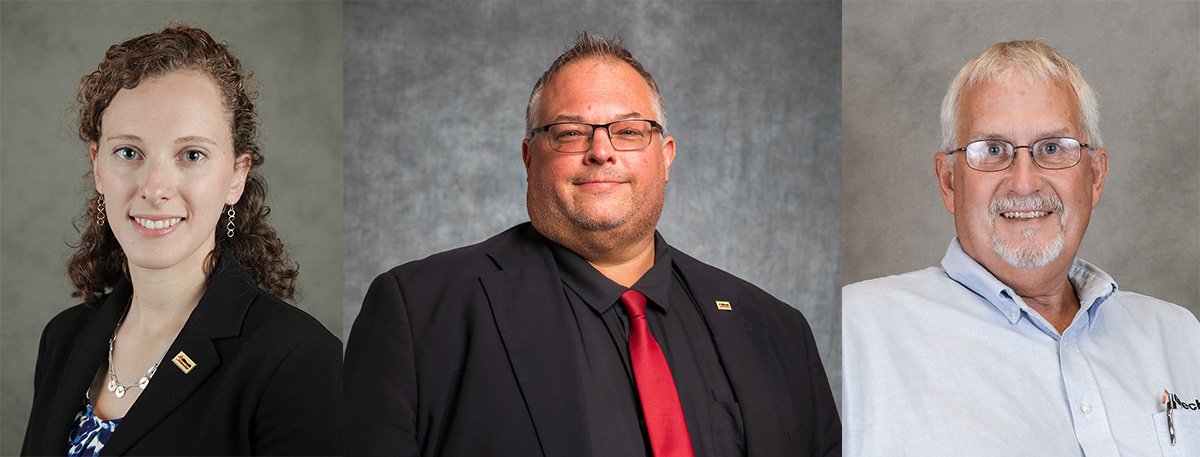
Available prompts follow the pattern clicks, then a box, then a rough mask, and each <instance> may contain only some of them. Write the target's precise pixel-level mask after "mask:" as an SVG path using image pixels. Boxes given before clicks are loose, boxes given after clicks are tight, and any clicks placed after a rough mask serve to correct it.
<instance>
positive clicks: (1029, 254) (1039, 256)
mask: <svg viewBox="0 0 1200 457" xmlns="http://www.w3.org/2000/svg"><path fill="white" fill-rule="evenodd" d="M1063 245H1064V239H1063V237H1062V236H1061V235H1060V236H1058V237H1055V238H1054V239H1052V240H1050V241H1048V242H1035V241H1033V240H1028V239H1026V240H1021V241H1018V242H1015V243H1012V242H1006V241H1004V240H1001V239H1000V238H999V237H996V236H993V237H992V249H993V250H995V251H996V255H999V256H1000V258H1001V259H1003V260H1004V261H1005V262H1006V263H1008V264H1009V265H1012V266H1013V267H1016V268H1022V269H1032V268H1041V267H1044V266H1046V265H1049V264H1050V262H1053V261H1054V260H1055V259H1057V258H1058V256H1059V255H1062V250H1063Z"/></svg>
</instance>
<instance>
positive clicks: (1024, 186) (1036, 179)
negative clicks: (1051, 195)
mask: <svg viewBox="0 0 1200 457" xmlns="http://www.w3.org/2000/svg"><path fill="white" fill-rule="evenodd" d="M1045 171H1046V170H1045V169H1043V168H1042V167H1040V166H1038V164H1037V163H1035V162H1034V161H1033V150H1031V149H1029V148H1020V149H1016V150H1015V151H1013V164H1012V166H1011V167H1009V168H1008V170H1007V172H1008V173H1009V177H1008V187H1009V188H1011V189H1012V190H1013V191H1015V192H1016V193H1017V194H1018V195H1030V194H1033V193H1034V192H1037V191H1039V190H1041V189H1042V185H1043V180H1042V173H1044V172H1045Z"/></svg>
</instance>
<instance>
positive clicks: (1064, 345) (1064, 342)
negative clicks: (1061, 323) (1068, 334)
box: [1062, 338, 1067, 349]
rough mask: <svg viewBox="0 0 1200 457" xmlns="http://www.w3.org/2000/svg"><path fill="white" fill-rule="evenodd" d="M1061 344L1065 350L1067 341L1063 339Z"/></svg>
mask: <svg viewBox="0 0 1200 457" xmlns="http://www.w3.org/2000/svg"><path fill="white" fill-rule="evenodd" d="M1062 342H1063V349H1066V348H1067V339H1066V338H1063V340H1062Z"/></svg>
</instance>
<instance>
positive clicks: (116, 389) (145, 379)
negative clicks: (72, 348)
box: [108, 297, 171, 398]
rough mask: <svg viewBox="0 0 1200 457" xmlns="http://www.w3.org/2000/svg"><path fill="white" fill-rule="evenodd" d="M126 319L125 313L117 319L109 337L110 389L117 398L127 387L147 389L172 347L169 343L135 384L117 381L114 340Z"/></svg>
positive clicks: (123, 394)
mask: <svg viewBox="0 0 1200 457" xmlns="http://www.w3.org/2000/svg"><path fill="white" fill-rule="evenodd" d="M129 301H130V302H132V301H133V297H130V298H129ZM128 312H129V311H128V309H126V313H128ZM124 321H125V315H124V314H122V315H121V319H120V320H118V321H117V328H115V329H113V334H112V338H109V339H108V391H109V392H112V393H113V394H114V395H116V396H117V398H121V397H124V396H125V389H129V388H131V387H139V388H141V389H142V390H146V386H148V385H150V379H151V378H153V377H154V372H156V371H158V364H159V363H160V362H162V358H163V357H166V356H167V349H170V348H171V346H170V345H167V349H163V353H162V355H160V356H158V362H154V366H152V367H150V369H149V370H146V375H145V376H142V379H139V380H138V382H135V383H133V384H121V383H119V382H117V373H116V372H115V371H113V358H112V354H113V342H114V341H117V330H119V329H120V328H121V323H122V322H124Z"/></svg>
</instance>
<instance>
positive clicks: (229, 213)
mask: <svg viewBox="0 0 1200 457" xmlns="http://www.w3.org/2000/svg"><path fill="white" fill-rule="evenodd" d="M225 214H228V215H229V223H228V224H225V229H226V230H229V232H228V233H227V234H228V235H229V237H230V238H233V228H234V226H233V216H234V215H235V214H237V212H236V211H234V210H233V205H229V211H228V212H226V213H225Z"/></svg>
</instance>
